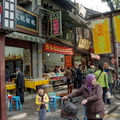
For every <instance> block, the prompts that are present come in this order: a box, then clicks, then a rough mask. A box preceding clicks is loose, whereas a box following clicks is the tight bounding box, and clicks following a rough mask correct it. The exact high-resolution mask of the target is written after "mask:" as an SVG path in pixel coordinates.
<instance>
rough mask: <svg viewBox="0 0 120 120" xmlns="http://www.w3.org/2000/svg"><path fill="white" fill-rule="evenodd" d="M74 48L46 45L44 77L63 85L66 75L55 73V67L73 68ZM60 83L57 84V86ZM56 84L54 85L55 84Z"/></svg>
mask: <svg viewBox="0 0 120 120" xmlns="http://www.w3.org/2000/svg"><path fill="white" fill-rule="evenodd" d="M72 55H73V48H69V47H61V46H58V45H54V44H51V43H48V42H47V43H46V44H44V53H43V59H44V74H43V75H44V76H49V77H50V81H51V82H52V83H53V81H55V80H57V81H58V80H60V81H61V82H60V83H63V77H64V74H63V73H62V72H59V73H56V74H55V73H54V69H55V66H60V67H61V66H64V67H65V68H66V67H71V66H72ZM60 83H56V84H57V85H58V84H60ZM53 84H54V83H53Z"/></svg>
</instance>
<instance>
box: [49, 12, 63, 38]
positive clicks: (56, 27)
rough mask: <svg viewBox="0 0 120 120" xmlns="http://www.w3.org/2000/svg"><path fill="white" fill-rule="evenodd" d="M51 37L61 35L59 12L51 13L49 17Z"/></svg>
mask: <svg viewBox="0 0 120 120" xmlns="http://www.w3.org/2000/svg"><path fill="white" fill-rule="evenodd" d="M51 35H52V36H59V35H62V19H61V11H59V12H56V13H53V14H52V15H51Z"/></svg>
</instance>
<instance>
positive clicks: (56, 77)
mask: <svg viewBox="0 0 120 120" xmlns="http://www.w3.org/2000/svg"><path fill="white" fill-rule="evenodd" d="M43 76H45V77H46V76H47V77H48V78H49V79H50V84H52V85H53V86H56V85H61V84H64V74H63V73H54V72H51V73H44V74H43Z"/></svg>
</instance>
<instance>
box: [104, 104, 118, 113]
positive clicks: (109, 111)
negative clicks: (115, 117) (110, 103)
mask: <svg viewBox="0 0 120 120" xmlns="http://www.w3.org/2000/svg"><path fill="white" fill-rule="evenodd" d="M119 106H120V104H118V105H116V106H115V107H113V108H112V109H110V110H108V111H107V112H106V113H105V114H106V115H109V114H111V113H113V112H114V111H115V110H116V109H117V108H118V107H119Z"/></svg>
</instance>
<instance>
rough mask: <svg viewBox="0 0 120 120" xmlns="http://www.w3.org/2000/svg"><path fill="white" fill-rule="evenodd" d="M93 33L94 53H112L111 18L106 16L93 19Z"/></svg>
mask: <svg viewBox="0 0 120 120" xmlns="http://www.w3.org/2000/svg"><path fill="white" fill-rule="evenodd" d="M92 33H93V41H94V54H105V53H111V40H110V29H109V19H108V18H104V19H98V20H94V21H92Z"/></svg>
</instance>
